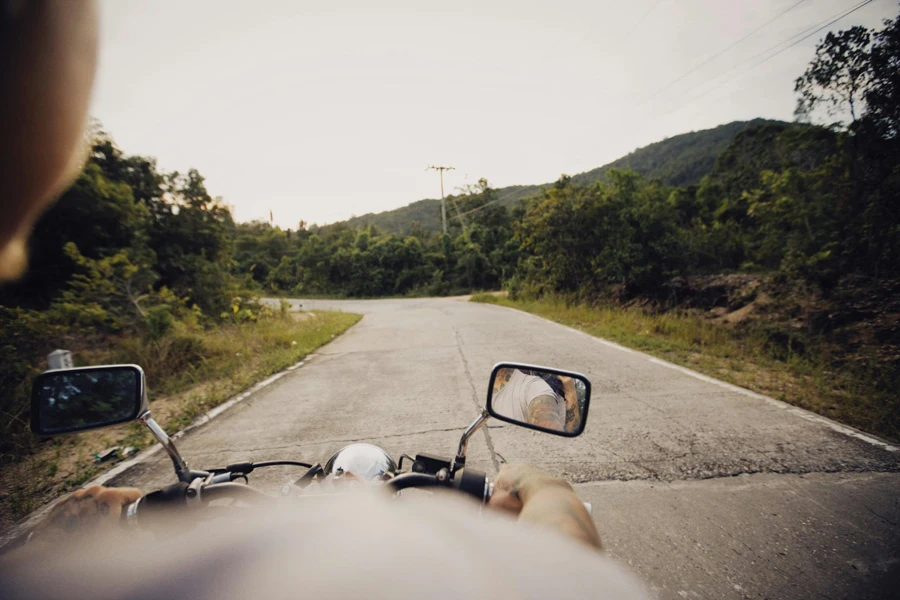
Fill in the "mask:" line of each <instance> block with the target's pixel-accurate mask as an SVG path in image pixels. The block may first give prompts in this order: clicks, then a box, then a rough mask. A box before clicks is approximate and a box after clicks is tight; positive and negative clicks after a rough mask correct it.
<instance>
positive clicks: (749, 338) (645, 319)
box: [471, 294, 900, 440]
mask: <svg viewBox="0 0 900 600" xmlns="http://www.w3.org/2000/svg"><path fill="white" fill-rule="evenodd" d="M471 300H472V301H473V302H482V303H488V304H496V305H499V306H506V307H510V308H515V309H518V310H522V311H525V312H529V313H532V314H535V315H538V316H541V317H544V318H546V319H550V320H551V321H556V322H557V323H561V324H563V325H567V326H569V327H573V328H575V329H579V330H581V331H584V332H585V333H589V334H591V335H593V336H596V337H601V338H604V339H607V340H610V341H614V342H617V343H619V344H621V345H623V346H626V347H629V348H634V349H636V350H640V351H642V352H646V353H648V354H651V355H653V356H657V357H659V358H662V359H664V360H667V361H669V362H672V363H675V364H678V365H681V366H684V367H688V368H690V369H693V370H695V371H698V372H700V373H703V374H705V375H709V376H711V377H715V378H717V379H721V380H723V381H727V382H729V383H733V384H735V385H739V386H741V387H744V388H747V389H749V390H753V391H755V392H758V393H761V394H765V395H767V396H770V397H772V398H777V399H778V400H782V401H784V402H788V403H790V404H794V405H796V406H799V407H802V408H805V409H807V410H810V411H813V412H816V413H819V414H821V415H825V416H827V417H830V418H832V419H835V420H837V421H840V422H843V423H847V424H849V425H852V426H855V427H858V428H860V429H863V430H865V431H870V432H873V433H875V434H877V435H881V436H883V437H885V438H888V439H893V440H900V419H898V415H900V399H898V397H897V395H896V393H895V390H896V388H895V387H892V385H891V384H892V381H891V380H887V381H886V380H884V379H882V377H884V374H883V373H879V371H880V368H879V365H878V359H877V357H868V356H866V355H865V353H864V352H861V353H859V354H857V355H854V356H853V357H852V360H846V356H845V354H846V353H845V351H844V350H843V349H842V348H841V347H839V346H838V347H835V346H834V345H833V344H831V343H830V342H829V341H828V340H827V339H819V340H816V341H815V343H814V344H812V345H811V346H810V347H808V348H807V349H806V350H805V351H802V352H791V351H790V346H784V345H783V344H780V343H777V342H773V339H772V334H773V328H772V326H771V323H770V322H769V321H767V320H765V319H760V318H759V317H758V316H757V317H748V318H746V319H744V320H741V321H738V322H728V321H727V315H725V317H726V318H725V319H723V318H722V317H716V316H714V315H715V313H709V312H706V311H697V310H659V309H654V308H649V307H646V306H631V307H622V306H621V305H618V304H608V305H603V304H599V305H587V304H583V303H571V302H566V301H565V300H564V299H561V298H544V299H540V300H512V299H510V298H508V297H506V296H503V295H497V294H475V295H473V296H472V298H471ZM738 310H740V309H738ZM735 312H738V311H735ZM842 356H843V357H844V360H841V358H840V357H842Z"/></svg>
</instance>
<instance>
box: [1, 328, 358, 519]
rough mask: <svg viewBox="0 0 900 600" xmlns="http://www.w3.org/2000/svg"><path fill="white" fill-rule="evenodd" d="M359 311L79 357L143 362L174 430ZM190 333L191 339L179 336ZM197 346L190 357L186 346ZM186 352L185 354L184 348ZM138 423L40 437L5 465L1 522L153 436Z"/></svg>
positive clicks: (153, 396) (153, 395) (159, 414)
mask: <svg viewBox="0 0 900 600" xmlns="http://www.w3.org/2000/svg"><path fill="white" fill-rule="evenodd" d="M360 318H361V316H360V315H356V314H351V313H342V312H326V311H317V312H315V313H305V314H296V313H294V314H291V315H287V316H286V318H283V319H269V320H265V321H260V322H258V323H248V324H244V325H240V326H237V325H236V326H229V327H220V328H217V329H212V330H209V331H192V332H188V331H176V332H175V333H174V335H172V336H169V337H167V338H164V339H163V340H159V341H155V342H149V341H145V340H124V341H122V340H120V343H118V344H115V345H114V346H113V347H112V348H110V349H96V350H84V351H81V352H79V353H78V354H77V355H76V358H77V361H78V363H80V364H108V363H115V362H127V363H135V364H139V365H141V366H143V367H145V371H146V373H147V387H148V389H149V390H150V400H151V403H150V408H151V410H152V411H153V416H154V418H155V419H156V420H157V421H158V422H159V423H160V424H161V425H162V426H163V427H164V428H165V429H166V431H168V432H169V433H174V432H175V431H178V430H180V429H183V428H184V427H185V426H186V425H188V424H190V423H191V421H193V420H194V419H195V418H196V417H197V416H199V415H201V414H203V413H205V412H206V411H208V410H209V409H211V408H212V407H214V406H216V405H218V404H221V403H222V402H224V401H225V400H226V399H228V398H230V397H231V396H233V395H234V394H236V393H238V392H240V391H241V390H244V389H246V388H248V387H250V386H252V385H253V384H255V383H256V382H258V381H260V380H262V379H264V378H265V377H267V376H269V375H271V374H273V373H276V372H278V371H280V370H282V369H284V368H285V367H288V366H290V365H292V364H295V363H296V362H298V361H299V360H301V359H302V358H303V357H304V356H306V355H307V354H309V353H310V352H312V351H314V350H315V349H316V348H318V347H320V346H322V345H323V344H326V343H328V342H329V341H331V340H332V339H334V338H335V337H336V336H338V335H340V334H341V333H343V332H344V331H346V330H347V329H348V328H349V327H351V326H352V325H354V324H355V323H356V322H357V321H359V319H360ZM185 339H188V340H191V341H189V342H184V341H179V340H185ZM185 349H187V351H188V353H193V355H192V356H188V357H186V356H185V355H184V351H185ZM179 352H181V354H179ZM152 441H153V440H152V438H151V436H150V434H149V432H148V431H147V429H146V428H145V427H143V426H140V425H138V424H136V423H131V424H127V425H120V426H116V427H110V428H107V429H101V430H97V431H89V432H85V433H81V434H77V435H71V436H62V437H57V438H51V439H47V440H45V441H43V442H41V444H40V446H39V448H38V450H37V452H35V453H32V454H30V455H27V456H22V457H21V460H19V461H15V462H13V463H11V464H7V465H5V466H4V468H3V471H2V473H0V528H5V527H7V526H9V525H11V524H12V523H13V522H15V521H16V520H18V519H20V518H22V517H24V516H25V515H27V514H28V513H29V512H31V511H32V510H34V509H36V508H38V507H39V506H41V505H43V504H45V503H47V502H49V501H51V500H52V499H53V498H56V497H58V496H59V495H61V494H63V493H65V492H67V491H70V490H72V489H75V488H77V487H79V486H80V485H82V484H83V483H85V482H86V481H88V480H90V479H92V478H93V477H95V476H96V475H98V474H99V473H101V472H102V471H103V470H105V469H107V468H109V467H111V466H113V465H114V464H115V462H114V461H111V462H108V463H103V464H97V463H96V462H95V460H94V458H93V455H94V453H97V452H100V451H102V450H104V449H106V448H110V447H112V446H122V447H126V446H134V447H135V448H137V449H141V448H143V447H145V446H148V445H150V444H151V443H152Z"/></svg>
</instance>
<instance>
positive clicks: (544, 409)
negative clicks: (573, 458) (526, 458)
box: [488, 365, 590, 436]
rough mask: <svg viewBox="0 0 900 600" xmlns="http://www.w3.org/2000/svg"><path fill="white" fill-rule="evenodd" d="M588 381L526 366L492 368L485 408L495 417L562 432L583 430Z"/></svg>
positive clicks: (578, 376) (569, 374)
mask: <svg viewBox="0 0 900 600" xmlns="http://www.w3.org/2000/svg"><path fill="white" fill-rule="evenodd" d="M589 396H590V383H589V382H588V381H587V379H586V378H585V377H584V376H583V375H579V374H577V373H569V372H564V371H556V370H551V369H543V368H539V367H530V366H526V365H516V366H513V365H510V366H500V367H498V368H496V369H495V371H494V377H493V381H492V388H491V390H490V397H489V399H488V407H489V410H490V412H491V414H492V415H494V416H495V417H498V418H501V419H504V420H508V421H512V422H515V423H520V424H522V425H526V426H530V427H537V428H541V429H544V430H548V431H550V432H554V433H560V434H562V435H572V436H574V435H578V434H580V433H581V432H582V430H583V429H584V420H585V417H586V416H587V403H588V400H589Z"/></svg>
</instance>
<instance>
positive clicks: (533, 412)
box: [528, 396, 565, 431]
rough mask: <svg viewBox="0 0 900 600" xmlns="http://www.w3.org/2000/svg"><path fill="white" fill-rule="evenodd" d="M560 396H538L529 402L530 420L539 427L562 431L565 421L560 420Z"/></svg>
mask: <svg viewBox="0 0 900 600" xmlns="http://www.w3.org/2000/svg"><path fill="white" fill-rule="evenodd" d="M559 413H560V411H559V398H557V397H556V396H538V397H537V398H535V399H534V400H532V401H531V402H529V403H528V422H529V423H531V424H532V425H537V426H538V427H546V428H547V429H553V430H554V431H562V430H563V428H564V427H565V423H562V422H560V414H559Z"/></svg>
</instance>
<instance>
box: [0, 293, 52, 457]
mask: <svg viewBox="0 0 900 600" xmlns="http://www.w3.org/2000/svg"><path fill="white" fill-rule="evenodd" d="M0 331H2V332H3V338H2V340H0V411H2V414H3V418H2V419H0V452H3V453H7V452H9V451H10V450H11V449H13V448H15V447H16V446H18V445H20V444H23V443H27V440H28V439H29V437H30V436H28V434H27V432H28V419H29V413H28V406H29V398H30V391H31V380H32V378H33V377H34V376H35V375H37V374H38V373H40V371H41V369H40V368H39V366H38V365H39V364H40V363H41V360H42V358H43V357H44V356H45V355H46V354H47V353H48V352H50V351H51V350H52V349H53V343H54V340H56V339H59V336H60V335H61V333H62V331H61V329H60V327H59V326H58V325H56V324H54V323H53V322H52V321H51V320H50V319H48V318H47V316H46V315H45V314H42V313H40V312H37V311H31V310H23V309H18V308H12V309H10V308H2V307H0Z"/></svg>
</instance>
